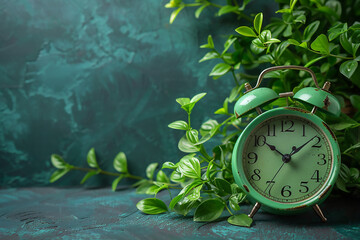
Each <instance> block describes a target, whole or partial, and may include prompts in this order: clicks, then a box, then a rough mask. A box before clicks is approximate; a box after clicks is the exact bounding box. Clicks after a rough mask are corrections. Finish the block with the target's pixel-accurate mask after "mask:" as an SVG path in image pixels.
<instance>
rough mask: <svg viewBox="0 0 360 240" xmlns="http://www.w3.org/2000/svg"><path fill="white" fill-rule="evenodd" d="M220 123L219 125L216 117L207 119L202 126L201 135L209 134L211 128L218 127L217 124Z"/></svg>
mask: <svg viewBox="0 0 360 240" xmlns="http://www.w3.org/2000/svg"><path fill="white" fill-rule="evenodd" d="M218 125H219V123H218V122H217V121H216V120H214V119H210V120H207V121H206V122H204V123H203V124H202V125H201V127H200V133H201V135H203V136H204V135H206V134H208V133H209V132H210V131H211V130H213V129H214V128H216V126H218Z"/></svg>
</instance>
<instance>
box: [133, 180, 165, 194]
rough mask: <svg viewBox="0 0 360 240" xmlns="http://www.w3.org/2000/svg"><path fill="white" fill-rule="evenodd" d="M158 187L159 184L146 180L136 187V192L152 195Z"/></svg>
mask: <svg viewBox="0 0 360 240" xmlns="http://www.w3.org/2000/svg"><path fill="white" fill-rule="evenodd" d="M159 188H160V187H159V186H157V185H154V184H151V183H149V181H147V182H145V183H143V184H141V185H140V186H138V187H137V188H136V193H137V194H148V195H153V194H156V193H157V192H158V191H159Z"/></svg>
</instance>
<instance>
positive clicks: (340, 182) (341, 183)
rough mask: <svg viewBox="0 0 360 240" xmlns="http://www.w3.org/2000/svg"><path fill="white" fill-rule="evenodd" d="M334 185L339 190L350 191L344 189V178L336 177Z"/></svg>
mask: <svg viewBox="0 0 360 240" xmlns="http://www.w3.org/2000/svg"><path fill="white" fill-rule="evenodd" d="M335 185H336V187H337V188H338V189H340V190H341V191H343V192H347V193H350V191H349V190H347V189H346V183H345V181H344V179H342V178H341V177H338V179H337V180H336V183H335Z"/></svg>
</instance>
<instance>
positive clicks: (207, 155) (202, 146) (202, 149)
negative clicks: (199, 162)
mask: <svg viewBox="0 0 360 240" xmlns="http://www.w3.org/2000/svg"><path fill="white" fill-rule="evenodd" d="M200 153H201V154H202V155H203V156H204V157H205V158H206V159H207V160H209V161H211V159H212V157H210V156H209V154H208V153H207V152H206V150H205V148H204V145H203V144H201V146H200Z"/></svg>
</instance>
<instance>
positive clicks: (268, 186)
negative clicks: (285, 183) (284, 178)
mask: <svg viewBox="0 0 360 240" xmlns="http://www.w3.org/2000/svg"><path fill="white" fill-rule="evenodd" d="M285 163H286V162H283V164H281V166H280V168H279V170H277V172H276V173H275V175H274V177H273V178H272V179H271V181H270V182H273V181H274V179H275V178H276V176H277V175H278V173H279V172H280V170H281V168H282V167H283V166H284V165H285ZM269 186H270V184H269V185H268V186H267V187H266V188H265V192H266V190H267V189H268V187H269Z"/></svg>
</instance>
